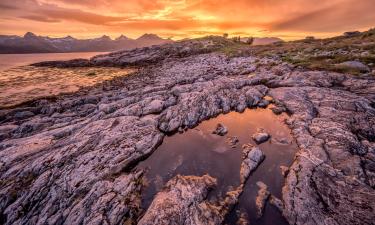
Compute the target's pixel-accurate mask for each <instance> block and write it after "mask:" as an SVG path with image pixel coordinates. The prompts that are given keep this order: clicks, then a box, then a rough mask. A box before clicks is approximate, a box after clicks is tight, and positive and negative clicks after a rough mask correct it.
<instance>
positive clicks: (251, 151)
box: [240, 144, 265, 184]
mask: <svg viewBox="0 0 375 225" xmlns="http://www.w3.org/2000/svg"><path fill="white" fill-rule="evenodd" d="M242 158H243V161H242V163H241V169H240V180H241V184H244V183H245V182H246V180H247V178H248V177H249V176H250V174H251V172H253V171H254V170H255V169H256V168H257V167H258V165H259V164H260V163H261V162H262V161H263V160H264V158H265V156H264V154H263V152H262V151H261V150H260V149H259V148H258V147H254V146H252V145H251V144H246V145H244V146H242Z"/></svg>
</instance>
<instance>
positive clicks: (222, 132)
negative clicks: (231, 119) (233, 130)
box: [212, 123, 228, 136]
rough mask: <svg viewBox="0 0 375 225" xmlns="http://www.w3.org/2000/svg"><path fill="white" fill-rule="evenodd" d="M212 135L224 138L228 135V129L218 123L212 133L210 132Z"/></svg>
mask: <svg viewBox="0 0 375 225" xmlns="http://www.w3.org/2000/svg"><path fill="white" fill-rule="evenodd" d="M212 133H213V134H217V135H220V136H224V135H226V134H227V133H228V129H227V128H226V127H225V126H224V125H223V124H221V123H218V124H217V125H216V128H215V130H214V131H212Z"/></svg>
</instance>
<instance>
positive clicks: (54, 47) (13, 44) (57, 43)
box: [0, 32, 282, 54]
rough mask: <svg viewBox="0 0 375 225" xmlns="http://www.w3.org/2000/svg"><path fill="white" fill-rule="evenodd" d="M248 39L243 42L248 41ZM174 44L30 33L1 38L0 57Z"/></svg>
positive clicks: (150, 37)
mask: <svg viewBox="0 0 375 225" xmlns="http://www.w3.org/2000/svg"><path fill="white" fill-rule="evenodd" d="M246 40H247V38H241V41H244V42H245V41H246ZM278 41H282V40H281V39H280V38H274V37H265V38H254V42H253V45H264V44H271V43H273V42H278ZM170 42H173V40H171V39H163V38H161V37H159V36H157V35H156V34H144V35H142V36H140V37H139V38H137V39H132V38H129V37H126V36H125V35H121V36H119V37H118V38H116V39H111V38H110V37H109V36H107V35H103V36H101V37H99V38H92V39H77V38H73V37H71V36H66V37H62V38H51V37H48V36H38V35H35V34H34V33H31V32H27V33H26V34H25V35H24V36H16V35H0V54H12V53H13V54H15V53H63V52H112V51H118V50H128V49H133V48H139V47H147V46H152V45H160V44H165V43H170Z"/></svg>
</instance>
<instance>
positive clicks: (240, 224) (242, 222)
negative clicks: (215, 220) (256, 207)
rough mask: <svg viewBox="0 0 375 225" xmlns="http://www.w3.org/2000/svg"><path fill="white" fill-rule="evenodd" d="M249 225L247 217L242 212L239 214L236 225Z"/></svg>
mask: <svg viewBox="0 0 375 225" xmlns="http://www.w3.org/2000/svg"><path fill="white" fill-rule="evenodd" d="M249 224H250V222H249V216H248V215H247V214H246V213H244V212H242V213H240V215H239V218H238V220H237V222H236V225H249Z"/></svg>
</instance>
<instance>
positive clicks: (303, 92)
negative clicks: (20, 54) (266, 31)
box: [0, 37, 375, 225]
mask: <svg viewBox="0 0 375 225" xmlns="http://www.w3.org/2000/svg"><path fill="white" fill-rule="evenodd" d="M262 48H264V47H262ZM228 52H231V54H228ZM232 52H234V55H233V54H232ZM37 65H38V66H57V67H70V66H119V67H127V66H138V67H139V66H141V67H139V69H138V70H137V71H136V72H134V73H133V74H131V75H129V76H126V77H120V78H115V79H113V80H111V81H106V82H104V83H102V84H99V85H96V86H94V87H91V88H87V89H83V90H81V91H79V92H77V93H74V94H69V95H63V96H59V97H56V98H54V99H50V100H48V99H40V100H36V101H33V102H30V103H27V104H24V105H21V106H18V107H15V108H10V109H3V110H0V141H1V142H0V223H1V224H124V223H125V224H137V223H138V222H139V224H151V223H153V222H155V221H156V220H155V219H156V218H157V221H163V222H165V223H171V224H180V222H182V223H186V224H220V223H222V221H223V218H224V217H225V214H226V213H228V211H229V210H230V206H232V205H234V204H235V203H236V198H238V194H239V192H238V190H234V191H233V192H232V193H228V194H227V197H226V199H222V204H221V205H213V204H212V203H210V202H207V200H206V195H207V192H208V191H209V190H210V189H211V188H214V186H215V178H213V177H210V176H209V175H206V176H203V177H183V176H179V177H175V178H173V179H172V180H170V181H169V182H168V184H167V185H166V187H165V189H164V190H163V191H162V192H160V193H158V194H157V195H156V197H155V199H154V202H153V203H152V204H151V206H150V207H149V209H148V210H146V211H145V212H144V211H142V210H140V205H139V204H140V203H139V202H140V195H141V187H142V185H143V182H142V180H143V179H142V171H136V170H134V167H135V166H136V165H137V163H138V162H139V161H141V160H142V159H145V158H146V157H147V156H149V155H150V154H152V153H153V151H154V150H155V149H156V148H157V147H158V146H159V145H160V144H161V142H162V140H163V137H164V135H166V134H170V133H173V132H176V131H178V130H179V129H185V128H192V127H194V126H196V125H197V124H198V123H199V122H201V121H204V120H207V119H209V118H212V117H215V116H217V115H219V114H222V113H227V112H230V111H232V110H235V111H239V112H241V111H244V110H245V109H246V108H248V107H250V108H251V107H258V106H259V107H264V105H265V104H266V103H267V102H268V101H269V96H271V97H272V100H271V101H272V102H273V103H274V105H275V106H274V108H273V110H274V112H275V113H280V112H287V113H288V114H290V118H289V119H288V121H287V124H288V126H289V127H290V129H291V131H292V133H293V135H294V137H295V138H296V141H297V144H298V147H299V150H298V152H297V154H296V156H295V160H294V162H293V164H292V166H291V167H290V168H289V171H288V173H287V175H286V178H285V186H284V188H283V196H282V199H281V202H280V200H279V199H275V198H274V197H273V196H271V197H269V198H270V201H272V202H273V203H274V204H275V205H278V206H279V208H280V209H281V210H282V211H283V215H284V216H285V217H286V218H287V220H288V221H289V223H290V224H297V225H299V224H301V225H302V224H311V225H313V224H337V225H340V224H374V221H375V213H374V212H375V77H374V76H372V75H371V74H370V73H367V74H362V75H356V76H354V75H352V74H349V73H337V72H329V71H322V70H319V71H312V70H309V69H306V68H302V67H299V66H295V65H293V64H291V63H288V62H285V61H283V59H282V57H278V56H277V55H273V56H265V55H261V54H258V53H257V51H253V49H252V48H250V47H247V46H238V44H236V43H232V41H229V40H226V39H223V38H217V37H215V38H213V37H211V38H205V39H197V40H193V41H182V42H176V43H173V44H167V45H164V46H153V47H148V48H143V49H136V50H132V51H125V52H117V53H111V54H108V55H101V56H97V57H94V58H92V59H91V60H87V61H86V60H83V61H82V60H74V61H68V62H47V63H39V64H37ZM249 135H250V134H249ZM249 137H250V136H249ZM176 204H177V205H180V206H181V207H183V210H179V209H177V208H171V207H170V206H171V205H176ZM185 206H186V207H185ZM250 224H251V221H250Z"/></svg>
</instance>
